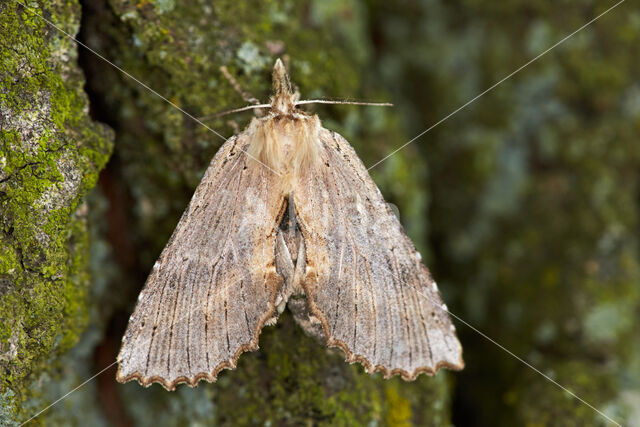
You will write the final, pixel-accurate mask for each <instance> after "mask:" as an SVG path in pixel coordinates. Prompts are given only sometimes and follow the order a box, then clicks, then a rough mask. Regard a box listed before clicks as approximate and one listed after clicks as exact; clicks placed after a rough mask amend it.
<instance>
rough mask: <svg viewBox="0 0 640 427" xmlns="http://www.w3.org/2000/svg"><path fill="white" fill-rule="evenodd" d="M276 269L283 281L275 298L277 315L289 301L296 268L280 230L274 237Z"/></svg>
mask: <svg viewBox="0 0 640 427" xmlns="http://www.w3.org/2000/svg"><path fill="white" fill-rule="evenodd" d="M276 269H277V271H278V273H279V274H280V275H281V276H282V277H283V279H284V285H283V286H282V287H281V288H280V292H279V293H278V296H277V297H276V307H277V309H278V313H282V311H283V310H284V308H285V306H286V304H287V300H288V299H289V292H288V290H289V287H290V283H291V281H292V279H293V277H294V272H295V270H296V268H295V265H294V264H293V260H292V259H291V254H290V253H289V248H288V247H287V243H286V242H285V241H284V236H283V233H282V231H281V230H278V234H277V235H276Z"/></svg>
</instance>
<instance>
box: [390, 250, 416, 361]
mask: <svg viewBox="0 0 640 427" xmlns="http://www.w3.org/2000/svg"><path fill="white" fill-rule="evenodd" d="M391 254H392V255H393V267H394V271H392V272H391V274H392V275H393V276H394V277H397V278H398V280H399V282H400V295H401V296H402V305H403V306H404V307H409V304H407V303H406V301H407V298H406V296H405V294H404V286H402V283H407V281H406V280H403V278H402V277H401V275H397V274H395V272H396V271H398V272H399V271H400V268H399V267H398V259H397V257H396V253H395V251H394V250H393V249H391ZM410 321H411V317H408V318H407V322H406V326H407V328H406V329H407V342H408V343H409V365H412V363H411V362H412V361H413V351H412V349H413V346H412V345H411V344H412V341H413V336H412V335H411V324H410Z"/></svg>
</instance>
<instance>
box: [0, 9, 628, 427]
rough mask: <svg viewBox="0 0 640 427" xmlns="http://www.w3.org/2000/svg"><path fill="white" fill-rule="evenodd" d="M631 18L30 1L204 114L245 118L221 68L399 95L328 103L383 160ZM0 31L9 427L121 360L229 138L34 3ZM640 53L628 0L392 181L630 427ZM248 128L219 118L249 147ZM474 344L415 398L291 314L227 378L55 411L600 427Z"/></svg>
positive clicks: (503, 315) (328, 110) (326, 115)
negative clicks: (277, 68)
mask: <svg viewBox="0 0 640 427" xmlns="http://www.w3.org/2000/svg"><path fill="white" fill-rule="evenodd" d="M612 4H613V2H607V1H586V0H581V1H575V2H567V3H562V4H559V3H558V2H552V1H542V0H536V1H533V2H531V1H529V2H525V1H523V0H510V1H507V2H500V3H499V4H498V3H495V2H488V1H479V0H461V1H455V2H443V1H436V0H415V1H402V2H397V3H394V4H391V3H389V2H380V1H377V0H349V1H346V2H345V1H333V0H331V1H320V0H309V1H299V2H295V1H284V2H275V1H263V2H242V1H237V0H235V1H230V0H221V1H213V2H212V1H204V0H202V1H199V0H188V1H186V0H185V1H183V2H177V1H173V0H144V1H139V2H131V1H124V0H85V1H82V2H81V4H80V3H76V2H74V1H62V0H59V1H58V0H54V1H46V2H45V1H32V2H30V3H29V5H30V6H31V7H34V8H35V10H37V11H38V13H40V14H43V15H44V16H45V17H47V18H48V19H51V20H52V21H53V22H54V23H55V24H56V25H59V26H61V27H62V28H64V29H65V30H66V31H68V32H70V33H72V34H76V33H77V34H78V37H79V39H80V40H82V41H83V42H84V43H86V44H88V45H89V46H90V47H92V48H93V49H95V50H96V51H98V52H100V54H102V55H104V56H105V57H106V58H107V59H109V60H110V61H112V62H113V63H115V64H116V65H118V66H119V67H121V68H122V69H124V70H126V71H127V72H129V73H131V74H132V75H133V76H135V77H136V78H138V79H140V80H141V81H142V82H144V83H145V84H147V85H149V86H150V87H152V88H153V89H155V90H157V91H158V92H160V93H161V94H162V95H163V96H165V97H167V98H168V99H170V100H171V101H172V102H174V103H176V104H177V105H179V106H180V107H181V108H184V109H185V110H187V111H188V112H189V113H191V114H193V115H195V116H198V117H199V116H206V115H209V114H211V113H215V112H219V111H223V110H225V109H230V108H234V107H237V106H242V105H244V104H245V102H244V101H243V100H242V99H241V97H240V96H239V95H238V94H237V93H236V92H235V91H234V90H233V88H232V87H231V85H230V84H229V82H228V81H227V80H226V79H225V78H224V77H223V75H222V73H221V72H220V66H223V65H224V66H226V67H227V68H228V70H229V72H230V73H231V74H232V75H233V76H234V77H235V79H236V80H237V81H238V83H239V84H240V85H241V86H242V88H243V89H244V90H245V91H248V92H251V93H252V94H253V95H254V96H256V97H258V98H259V99H260V100H262V101H267V99H268V96H269V89H270V81H269V73H270V69H271V67H272V64H273V62H274V60H275V58H276V57H283V58H284V59H285V60H286V61H287V62H288V64H289V68H290V72H291V76H292V79H293V81H294V82H295V83H296V84H297V85H298V86H299V88H300V92H301V94H302V96H303V98H317V97H333V98H340V99H343V98H350V99H362V100H368V101H391V102H394V103H395V104H396V108H394V109H392V110H389V109H382V108H369V107H348V106H325V107H322V106H318V107H314V111H316V112H317V113H318V114H319V115H320V118H321V119H322V120H323V124H324V126H325V127H327V128H330V129H333V130H336V131H338V132H340V133H341V134H343V135H344V136H345V137H346V138H347V139H348V140H349V141H350V142H351V143H352V144H353V145H354V147H355V149H356V151H357V152H358V153H359V154H360V156H361V158H362V160H363V161H364V163H365V164H366V165H372V164H374V163H375V162H377V161H378V160H380V159H381V158H383V157H384V156H385V155H386V154H388V153H389V152H390V151H392V150H393V149H394V148H396V147H398V146H400V145H402V144H403V143H405V142H406V141H408V140H410V139H411V138H412V137H414V136H415V135H417V134H418V133H420V132H421V131H423V130H424V129H426V128H428V127H429V126H430V125H432V124H433V123H435V122H437V121H438V120H440V119H441V118H442V117H444V116H446V115H447V114H448V113H450V112H451V111H453V110H455V109H456V108H458V107H459V106H460V105H462V104H464V103H465V102H467V101H468V100H469V99H471V98H473V97H475V96H476V95H477V94H479V93H481V92H482V91H483V90H485V89H486V88H487V87H489V86H491V85H492V84H493V83H495V82H496V81H498V80H500V79H501V78H503V77H504V76H506V75H508V74H509V73H511V72H512V71H513V70H515V69H516V68H518V67H519V66H521V65H522V64H524V63H525V62H527V61H528V60H529V59H530V58H532V57H534V56H536V55H537V54H539V53H540V52H542V51H544V50H545V49H546V48H548V47H549V46H551V45H552V44H554V43H555V42H556V41H558V40H560V39H561V38H563V37H564V36H565V35H567V34H569V33H570V32H572V31H573V30H575V29H577V28H578V27H580V26H581V25H583V24H584V23H586V22H587V21H589V20H590V19H592V18H593V17H594V16H596V15H597V14H598V13H601V12H602V11H604V10H605V9H606V8H607V7H609V6H611V5H612ZM0 24H1V25H2V33H1V34H2V35H1V36H0V41H1V43H0V51H1V52H2V65H1V66H0V78H1V79H2V80H1V84H0V95H1V98H0V108H1V110H0V111H1V116H0V125H1V131H2V134H1V138H2V140H1V141H0V142H1V143H2V144H1V145H0V208H1V209H2V214H1V220H2V223H1V224H0V226H1V227H2V229H1V230H0V240H1V245H2V248H0V251H2V252H0V318H1V319H2V325H1V326H0V369H1V371H0V376H1V378H2V380H1V382H0V424H2V423H4V424H7V425H18V424H19V422H20V421H21V420H22V421H23V420H25V419H27V418H28V417H29V416H31V415H33V414H34V413H35V412H37V411H38V410H39V409H41V408H44V407H45V406H46V405H47V404H48V403H50V402H52V401H54V400H55V399H57V398H58V397H59V396H62V395H63V394H64V393H66V392H67V391H69V390H70V389H72V388H73V387H75V386H76V385H77V384H79V383H81V382H82V381H83V380H84V379H86V378H89V377H91V376H92V375H93V374H95V373H97V372H99V371H100V370H102V369H104V368H106V367H108V366H109V365H110V364H111V363H112V362H113V361H114V360H115V357H116V354H117V351H118V348H119V345H120V339H121V336H122V333H123V332H124V328H125V326H126V322H127V319H128V316H129V314H130V312H131V310H132V309H133V304H134V302H135V299H136V297H137V294H138V292H139V290H140V289H141V287H142V285H143V283H144V280H145V278H146V275H147V274H148V272H149V270H150V267H151V266H152V265H153V262H154V261H155V258H156V257H157V256H158V254H159V252H160V250H161V249H162V247H163V246H164V244H165V243H166V241H167V239H168V237H169V236H170V234H171V232H172V230H173V228H174V227H175V225H176V223H177V220H178V218H179V216H180V214H181V213H182V210H183V209H184V208H185V207H186V204H187V202H188V200H189V198H190V196H191V194H192V191H193V189H194V188H195V186H196V185H197V183H198V181H199V179H200V177H201V175H202V173H203V172H204V169H205V167H206V166H207V165H208V163H209V161H210V158H211V157H212V156H213V154H214V153H215V151H216V150H217V148H218V147H219V146H220V145H221V143H222V140H221V139H220V138H219V137H217V136H216V135H214V134H212V133H210V132H208V131H207V130H206V129H204V128H202V127H201V126H199V125H198V124H197V123H195V122H193V121H191V120H190V119H189V118H187V117H185V116H184V115H182V114H181V113H180V112H179V111H177V110H176V109H175V108H173V107H171V106H170V105H168V104H167V103H165V102H163V101H162V100H161V99H159V98H158V97H156V96H154V95H153V94H151V93H150V92H148V91H147V90H146V89H144V88H143V87H141V86H140V85H139V84H138V83H136V82H135V81H133V80H131V79H129V78H127V77H126V76H124V75H123V74H122V73H120V72H119V71H117V70H116V69H114V68H113V67H111V66H110V65H108V64H106V63H105V62H104V61H102V60H101V59H99V58H98V57H96V56H95V55H93V54H91V53H89V52H87V51H86V50H84V49H82V48H80V49H79V50H77V49H76V46H74V44H73V43H72V42H71V41H70V40H69V39H67V38H65V36H64V35H62V34H61V33H59V32H57V31H55V30H54V29H52V28H50V27H47V26H46V24H44V23H43V22H42V21H41V20H40V18H37V17H34V16H33V15H32V14H30V12H28V11H26V10H25V9H24V8H23V7H21V6H19V5H18V4H17V3H14V2H13V0H6V1H5V2H3V4H2V5H0ZM639 39H640V8H638V7H637V5H635V4H633V3H631V2H628V3H624V4H622V5H621V6H619V7H618V8H617V9H615V10H614V11H612V12H611V13H610V14H608V15H607V16H605V17H603V18H602V19H601V20H600V21H598V22H596V23H595V24H594V25H592V26H590V27H589V28H587V29H586V30H584V31H583V32H582V33H580V34H578V35H576V36H575V37H574V38H572V39H571V40H569V41H567V42H566V43H565V44H563V45H562V46H560V47H558V48H557V49H555V50H553V51H552V52H551V53H549V54H548V55H546V56H545V57H543V58H542V59H540V60H539V61H537V62H535V63H534V64H532V65H531V66H529V67H527V68H526V69H524V70H523V71H522V72H521V73H519V74H518V75H516V76H514V77H513V78H512V79H510V80H508V81H506V82H505V83H504V84H502V85H500V86H499V87H498V88H497V89H496V90H495V91H493V92H491V93H490V94H487V95H486V96H485V97H483V98H481V99H479V100H478V101H476V102H475V103H473V104H472V105H470V106H469V107H468V108H466V109H464V110H463V111H461V112H459V113H458V114H456V115H455V116H453V117H452V118H451V119H449V120H447V121H446V122H444V123H442V124H441V125H440V126H438V127H437V128H435V129H434V130H433V131H431V132H429V133H427V134H426V135H425V136H423V137H422V138H420V139H418V140H416V141H415V143H413V144H412V145H410V146H409V147H407V148H406V149H405V150H403V151H401V152H399V153H397V154H396V155H394V156H393V157H391V158H389V159H388V160H386V161H385V162H384V163H382V164H381V165H379V166H377V167H376V168H374V169H373V170H372V175H373V177H374V180H375V181H376V182H377V183H378V185H379V186H380V188H381V190H382V192H383V194H384V195H385V197H386V199H387V201H389V202H392V203H394V204H395V205H397V206H398V208H399V211H400V216H401V220H402V222H403V224H404V226H405V230H406V231H407V232H408V234H409V235H410V236H411V237H412V239H413V240H414V242H415V243H416V245H417V246H418V248H419V249H420V250H421V252H422V254H423V258H424V259H425V260H426V263H427V265H428V266H429V267H430V268H431V269H432V271H433V273H434V276H435V278H436V280H437V281H438V284H439V286H440V288H441V289H442V291H443V294H444V295H443V296H444V298H445V300H446V301H447V304H448V305H449V307H450V309H451V311H452V312H453V313H455V314H457V315H459V316H460V317H462V318H463V319H465V320H466V321H468V322H469V323H471V324H472V325H473V326H475V327H477V328H479V329H481V330H482V331H484V332H486V333H487V334H488V335H489V336H490V337H492V338H493V339H495V340H496V341H498V342H499V343H501V344H503V345H504V346H505V347H506V348H508V349H510V350H512V351H513V352H514V353H516V354H518V355H519V356H521V357H523V358H524V359H525V360H527V361H528V362H529V363H531V364H533V365H535V366H536V367H538V368H540V369H541V370H542V371H543V372H545V373H546V374H547V375H549V376H551V377H552V378H554V379H555V380H557V381H558V382H559V383H561V384H563V385H565V386H567V387H568V388H570V389H571V390H572V391H574V392H575V393H576V394H578V395H579V396H581V397H583V398H584V399H586V400H587V401H589V402H590V403H593V404H594V405H595V406H597V407H598V408H600V409H602V410H604V411H605V412H606V413H607V415H609V416H613V417H616V419H618V420H619V421H620V422H621V423H623V424H625V425H640V414H639V413H638V412H637V408H638V407H640V348H639V347H640V330H639V328H638V319H639V318H640V286H639V284H640V269H639V266H638V262H639V257H638V241H637V240H638V231H640V230H638V212H639V203H640V191H639V188H638V181H639V173H638V170H639V166H640V145H639V144H638V141H637V139H638V138H637V135H638V131H639V128H640V85H639V83H638V80H637V77H636V76H637V75H638V73H639V72H640V61H639V60H638V58H640V48H639V47H638V46H640V43H639V42H640V40H639ZM83 78H84V79H85V80H86V85H85V86H84V90H83V86H82V85H83ZM249 117H250V115H249V114H246V115H241V114H240V115H235V116H231V117H225V119H224V120H217V121H216V120H212V121H207V124H208V125H210V126H211V127H212V128H214V129H216V130H217V131H218V132H220V133H222V134H223V135H225V136H229V135H231V134H232V133H233V131H234V125H238V126H240V128H242V127H243V126H244V124H245V123H246V122H247V121H248V119H249ZM228 119H231V120H234V121H235V123H231V122H229V121H228ZM98 123H101V124H98ZM105 125H106V126H105ZM34 126H35V127H36V128H37V129H36V130H34ZM107 127H108V128H109V129H111V130H113V134H111V133H110V132H109V131H108V130H107ZM112 140H113V141H114V142H115V145H114V147H115V149H114V151H113V154H112V155H111V157H110V159H109V163H108V164H107V166H106V168H105V169H104V170H103V171H102V173H101V174H100V179H99V182H98V185H97V187H96V188H95V189H94V191H92V192H91V193H90V194H89V195H88V196H87V195H86V193H87V190H88V189H89V188H91V187H93V186H94V184H95V182H96V177H97V174H98V171H99V170H100V169H102V168H103V167H104V165H105V162H106V160H107V158H108V155H109V153H110V149H111V141H112ZM72 183H73V185H71V184H72ZM87 224H88V226H87ZM88 237H90V238H88ZM82 331H84V334H83V335H82V336H80V333H81V332H82ZM458 331H459V333H460V334H461V341H462V343H463V347H464V355H465V361H466V363H467V368H466V369H465V370H464V371H463V372H461V373H456V374H452V373H448V372H441V373H439V374H438V375H436V376H435V377H425V376H421V377H420V378H419V379H418V380H417V381H415V382H414V383H404V382H402V381H401V380H398V379H393V380H390V381H385V380H383V379H382V378H380V376H379V375H376V376H373V377H371V376H368V375H366V374H364V373H363V370H362V368H361V367H360V366H359V365H353V366H350V365H347V364H345V363H344V362H343V359H342V356H341V355H340V354H338V353H337V352H334V351H331V352H328V351H326V350H325V349H324V347H323V346H321V345H320V344H318V343H317V342H315V341H313V340H312V339H310V338H307V337H306V336H304V334H303V333H302V332H301V331H300V329H299V328H298V327H297V326H296V325H295V324H294V323H293V322H292V319H291V318H290V316H288V315H284V316H282V317H281V318H280V319H279V321H278V325H276V326H274V327H267V328H266V329H265V331H264V332H263V334H262V336H261V340H260V344H261V349H260V350H259V351H257V352H255V353H251V354H245V355H243V356H242V357H241V358H240V361H239V365H238V369H237V370H235V371H226V372H224V373H223V374H222V375H221V376H220V379H219V382H218V383H216V384H214V385H210V384H206V383H201V385H200V386H199V387H198V388H196V389H189V388H187V387H180V388H179V390H178V391H176V392H174V393H168V392H166V391H164V390H163V389H162V388H161V387H160V386H158V385H154V386H152V387H151V388H149V389H144V388H142V387H140V386H139V385H137V384H135V383H130V384H127V385H119V384H117V383H115V381H114V375H115V368H112V369H110V370H108V371H107V372H105V373H103V374H102V375H100V376H99V377H97V379H95V380H94V381H92V382H90V383H88V384H87V385H86V386H84V387H83V388H81V389H80V390H79V391H77V392H75V393H73V394H72V395H70V396H69V397H68V398H66V399H65V400H64V401H63V402H62V403H60V404H58V405H56V406H54V407H53V408H51V409H50V410H48V411H47V412H46V413H44V414H43V415H42V416H40V417H39V418H37V419H36V420H35V421H34V422H38V423H49V424H52V425H87V424H90V425H181V424H194V425H209V424H229V425H232V424H233V425H235V424H242V425H253V424H265V425H298V424H306V425H316V424H318V425H321V424H326V425H343V424H344V425H347V424H349V425H411V424H413V425H434V426H439V425H449V424H451V423H454V424H456V425H478V426H483V425H505V426H510V425H531V426H534V425H577V426H580V425H604V424H605V422H604V419H603V418H602V417H600V416H599V415H598V414H597V413H595V412H594V411H593V410H591V409H590V408H588V407H586V406H585V405H583V404H581V403H580V402H578V401H576V400H575V399H573V398H571V397H570V396H568V395H567V394H566V393H563V392H561V391H560V390H559V389H558V388H557V387H555V386H554V385H552V384H550V383H549V382H548V381H546V380H545V379H544V378H543V377H541V376H540V375H538V374H536V373H535V372H533V371H531V370H530V369H529V368H527V367H526V366H524V365H523V364H522V363H520V362H518V361H516V360H515V359H513V358H512V357H511V356H509V355H508V354H506V353H505V352H503V351H501V350H500V349H498V348H497V347H496V346H495V345H493V344H491V343H490V342H488V341H487V340H485V339H484V338H482V337H480V336H479V335H478V334H477V333H475V332H473V331H472V330H470V329H468V328H466V327H465V326H463V325H460V324H459V325H458ZM634 411H636V412H634ZM634 423H635V424H634Z"/></svg>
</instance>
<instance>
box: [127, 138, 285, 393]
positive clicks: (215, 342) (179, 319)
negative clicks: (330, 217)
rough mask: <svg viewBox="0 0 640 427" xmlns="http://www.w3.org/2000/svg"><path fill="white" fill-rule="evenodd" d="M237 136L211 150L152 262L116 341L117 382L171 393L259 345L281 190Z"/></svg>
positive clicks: (268, 302) (268, 304)
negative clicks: (213, 153)
mask: <svg viewBox="0 0 640 427" xmlns="http://www.w3.org/2000/svg"><path fill="white" fill-rule="evenodd" d="M244 139H246V138H244ZM244 139H243V135H240V136H239V137H237V138H232V139H230V140H229V141H227V142H226V143H225V144H224V145H223V147H222V148H221V149H220V151H219V152H218V154H216V156H215V157H214V159H213V160H212V162H211V165H210V166H209V168H208V169H207V172H206V173H205V176H204V178H203V179H202V181H201V183H200V185H199V186H198V188H197V189H196V191H195V194H194V195H193V198H192V200H191V202H190V203H189V206H188V208H187V209H186V210H185V213H184V214H183V216H182V218H181V220H180V223H179V224H178V226H177V227H176V230H175V231H174V233H173V235H172V237H171V239H170V241H169V243H168V244H167V246H166V247H165V249H164V250H163V252H162V254H161V256H160V258H159V260H158V262H157V263H156V264H155V266H154V268H153V271H152V272H151V274H150V276H149V278H148V280H147V283H146V285H145V287H144V289H143V291H142V293H141V296H140V298H139V300H138V304H137V306H136V309H135V311H134V313H133V315H132V316H131V319H130V321H129V325H128V327H127V331H126V333H125V335H124V338H123V343H122V349H121V350H120V354H119V356H118V362H119V368H118V373H117V379H118V381H120V382H126V381H129V380H132V379H136V380H138V381H139V382H140V384H142V385H144V386H148V385H150V384H151V383H153V382H158V383H161V384H162V385H163V386H164V387H165V388H167V389H169V390H173V389H174V388H175V386H176V385H177V384H179V383H187V384H189V385H191V386H194V385H195V384H196V383H197V382H198V381H199V380H201V379H205V380H208V381H215V379H216V376H217V374H218V372H219V371H220V370H222V369H224V368H234V367H235V364H236V361H237V359H238V357H239V355H240V354H241V353H242V352H244V351H249V350H255V349H256V348H257V346H258V335H259V333H260V330H261V329H262V326H263V325H264V323H265V322H266V321H268V320H269V319H271V318H272V317H273V316H274V315H275V307H274V302H275V297H276V295H277V291H278V289H279V287H280V285H281V277H280V276H279V275H278V274H277V273H276V270H275V264H274V263H275V260H274V248H275V229H276V225H277V221H278V217H279V216H280V215H281V209H282V207H283V204H284V194H283V191H282V188H281V184H280V183H279V180H278V177H277V176H276V175H274V174H272V173H271V172H269V171H268V170H266V168H264V167H262V166H260V165H258V164H257V163H255V162H254V161H252V160H250V159H249V158H248V157H247V156H246V154H245V152H244V151H243V150H244V147H246V141H245V140H244Z"/></svg>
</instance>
